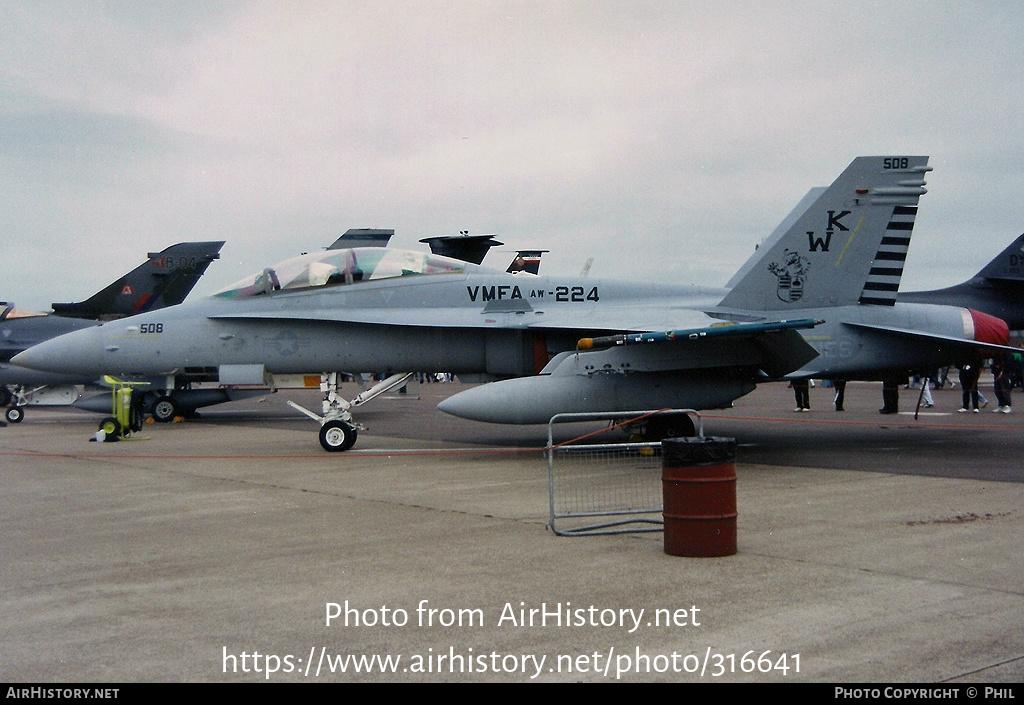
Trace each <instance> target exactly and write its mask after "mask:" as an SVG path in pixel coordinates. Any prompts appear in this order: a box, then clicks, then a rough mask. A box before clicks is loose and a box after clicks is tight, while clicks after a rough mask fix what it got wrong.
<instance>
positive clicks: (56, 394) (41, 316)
mask: <svg viewBox="0 0 1024 705" xmlns="http://www.w3.org/2000/svg"><path fill="white" fill-rule="evenodd" d="M223 246H224V242H223V241H221V242H183V243H179V244H177V245H171V246H170V247H168V248H166V249H164V250H162V251H160V252H155V253H150V254H149V255H148V259H147V260H146V262H144V263H143V264H141V265H139V266H138V267H136V268H135V269H133V270H132V271H130V272H128V273H127V274H125V275H124V276H123V277H120V278H119V279H117V280H116V281H114V282H112V283H110V284H108V285H107V286H105V287H104V288H103V289H101V290H99V291H98V292H96V293H95V294H93V295H92V296H91V297H89V298H88V299H86V300H85V301H82V302H77V303H55V304H52V307H53V310H52V311H51V312H49V313H38V312H35V311H26V310H23V309H18V308H15V307H14V306H13V305H9V304H0V406H7V405H8V404H10V403H11V402H12V400H13V401H14V405H13V406H11V407H10V408H9V409H8V410H7V412H6V416H7V419H8V420H9V421H13V422H17V421H21V419H22V418H23V417H24V409H23V408H22V407H23V406H24V405H25V404H27V403H29V402H32V401H37V402H40V401H46V400H49V401H53V400H57V401H59V402H66V403H70V402H71V401H74V399H75V397H76V396H77V394H76V393H75V391H74V390H73V389H71V387H74V386H75V385H82V384H87V383H91V382H92V381H93V380H95V379H98V378H96V377H92V376H87V377H84V378H83V377H82V376H81V375H74V374H72V375H62V374H55V373H43V372H39V371H35V370H29V369H25V368H23V367H19V366H16V365H11V364H9V363H10V360H11V358H12V357H13V356H14V355H16V354H18V353H20V352H21V351H23V350H25V349H27V348H29V347H31V346H33V345H37V344H39V343H41V342H43V341H44V340H49V339H51V338H55V337H57V336H58V335H63V334H65V333H69V332H71V331H75V330H80V329H82V328H88V327H92V326H95V325H96V324H97V323H98V322H99V320H100V319H103V320H111V319H115V318H123V317H125V316H131V315H134V314H137V313H143V312H146V311H153V310H158V309H162V308H166V307H167V306H174V305H177V304H180V303H181V302H182V301H184V300H185V297H186V296H187V295H188V293H189V292H190V291H192V289H193V287H195V285H196V283H197V282H198V281H199V278H200V277H201V276H203V274H204V273H205V272H206V269H207V267H209V266H210V263H212V262H213V261H214V260H215V259H217V258H218V257H220V255H219V252H220V248H221V247H223ZM106 408H107V411H108V412H109V410H110V406H109V402H108V403H107V405H106Z"/></svg>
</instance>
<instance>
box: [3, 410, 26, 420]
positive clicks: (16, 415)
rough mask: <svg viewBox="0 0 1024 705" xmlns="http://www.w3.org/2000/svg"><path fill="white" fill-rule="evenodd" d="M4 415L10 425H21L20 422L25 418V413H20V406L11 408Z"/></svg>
mask: <svg viewBox="0 0 1024 705" xmlns="http://www.w3.org/2000/svg"><path fill="white" fill-rule="evenodd" d="M5 415H6V416H7V420H8V421H10V422H11V423H21V420H22V419H23V418H25V412H24V411H22V409H21V407H20V406H12V407H11V408H9V409H8V410H7V413H6V414H5Z"/></svg>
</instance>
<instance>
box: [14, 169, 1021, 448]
mask: <svg viewBox="0 0 1024 705" xmlns="http://www.w3.org/2000/svg"><path fill="white" fill-rule="evenodd" d="M929 169H930V167H928V166H927V157H917V156H899V157H860V158H857V159H855V160H854V161H853V162H852V164H851V165H850V166H849V167H848V168H847V169H846V170H845V171H844V172H843V173H842V174H841V175H840V176H839V178H837V179H836V181H835V182H834V183H833V184H832V185H831V186H830V187H829V188H828V189H825V190H824V191H823V192H821V193H820V194H819V195H818V196H817V197H816V198H814V199H813V202H812V203H809V204H808V205H807V207H806V208H804V209H803V211H802V212H801V213H800V214H798V215H795V216H794V217H793V218H792V219H791V220H792V222H791V223H789V224H788V227H786V228H784V232H782V233H781V234H780V236H779V237H778V238H776V240H775V242H773V243H770V244H766V245H765V246H764V247H762V248H761V249H760V250H759V252H758V254H757V259H756V261H755V262H754V263H753V266H751V267H750V268H749V270H748V271H747V272H746V274H745V275H744V276H743V277H741V278H740V279H739V280H738V281H736V282H735V284H734V285H733V286H732V287H731V288H729V289H710V288H702V287H696V286H686V285H662V284H653V283H644V282H637V281H609V280H598V279H593V278H587V277H580V278H568V277H566V278H561V277H550V276H537V277H533V276H531V277H527V278H523V277H522V276H521V275H520V276H516V275H512V274H508V273H506V272H502V271H500V270H494V269H488V268H485V267H481V266H478V265H473V264H470V263H466V262H462V261H458V260H454V259H450V258H446V257H442V256H438V255H433V254H425V253H419V252H410V251H404V250H396V249H389V248H351V249H341V250H329V251H325V252H319V253H312V254H309V255H305V256H302V257H298V258H294V259H291V260H288V261H286V262H283V263H281V264H279V265H276V266H273V267H268V268H266V269H264V270H262V271H261V272H258V273H256V274H255V275H253V276H250V277H247V278H246V279H244V280H242V281H239V282H237V283H236V284H233V285H231V286H229V287H227V288H225V289H223V290H222V291H220V292H218V293H216V294H214V295H213V296H211V297H210V298H208V299H205V300H202V301H193V302H189V303H185V304H182V305H180V306H176V307H172V308H170V309H166V310H164V311H160V312H155V313H148V314H144V315H141V316H134V317H132V318H128V319H124V320H121V321H117V322H113V323H106V324H104V325H102V326H99V327H96V328H90V329H86V330H83V331H78V332H75V333H72V334H70V335H68V336H63V337H61V338H58V339H55V340H52V341H49V342H47V343H44V344H42V345H39V346H36V347H34V348H31V349H30V350H27V351H25V352H24V353H22V354H21V355H19V356H18V357H17V358H16V362H17V363H18V364H24V365H27V366H29V367H33V368H37V369H42V370H51V371H65V372H67V371H74V372H76V373H85V374H94V375H95V374H101V373H107V374H112V375H115V376H119V377H125V378H130V377H131V376H133V375H153V374H176V375H177V374H188V373H189V371H190V370H197V371H209V370H213V371H216V372H217V374H218V375H219V377H220V379H221V381H222V382H224V381H225V380H234V381H236V382H237V381H241V380H246V381H249V382H251V383H263V382H265V381H266V380H267V378H268V376H272V375H275V374H301V373H305V372H308V371H309V370H321V371H322V372H323V374H322V384H321V389H322V391H323V392H324V400H323V407H322V413H321V414H315V413H313V412H311V411H308V410H304V411H305V412H306V413H307V414H308V415H310V416H312V417H314V418H316V419H317V420H318V421H319V422H320V426H321V428H320V442H321V445H322V446H323V447H324V448H325V449H326V450H330V451H339V450H346V449H348V448H350V447H352V445H353V444H354V442H355V440H356V436H357V430H358V429H359V428H360V427H359V426H358V425H357V424H356V422H355V421H354V419H353V416H352V409H353V408H354V407H356V406H358V405H359V404H361V403H363V402H365V401H366V400H367V399H368V398H371V397H372V396H373V395H374V394H377V393H381V392H382V391H385V390H386V389H390V388H393V387H394V386H396V385H398V384H401V383H402V381H403V380H404V379H405V378H406V376H407V374H408V373H410V371H432V370H445V371H451V372H454V373H456V374H458V375H459V376H460V378H462V379H463V380H475V381H484V380H488V379H490V380H499V381H494V382H491V383H489V384H483V385H480V386H477V387H474V388H471V389H469V390H467V391H464V392H461V393H459V394H456V395H454V396H452V397H450V398H449V399H447V400H445V401H444V402H442V403H441V404H440V406H439V408H440V409H441V410H442V411H446V412H448V413H452V414H455V415H458V416H463V417H466V418H472V419H477V420H482V421H492V422H498V423H546V422H547V421H548V419H549V418H550V417H551V416H553V415H554V414H556V413H560V412H586V411H629V410H636V409H653V408H663V407H675V408H694V409H708V408H720V407H725V406H728V405H729V404H731V403H732V401H733V400H735V399H737V398H739V397H741V396H743V395H745V394H747V393H749V392H751V391H752V390H753V389H755V387H756V385H757V383H758V382H761V381H767V380H776V379H781V378H785V377H787V376H804V377H825V378H833V379H875V378H881V377H882V376H884V375H885V374H886V373H891V371H892V370H894V369H910V368H918V367H926V366H938V365H941V364H948V363H950V362H951V361H952V360H954V359H956V358H959V357H961V356H964V355H967V354H972V353H973V352H974V351H975V350H976V349H977V348H979V347H982V348H988V349H991V350H995V349H1002V348H1001V347H1000V346H1003V345H1005V343H1006V331H1007V329H1006V325H1005V323H1003V322H1002V321H1000V320H998V319H995V318H993V317H991V316H986V315H984V314H980V313H977V312H975V311H970V310H967V309H963V308H958V307H952V306H935V305H928V304H898V303H897V302H896V291H897V289H898V285H899V280H900V277H901V275H902V270H903V262H904V260H905V258H906V253H907V248H908V246H909V243H910V235H911V232H912V230H913V224H914V217H915V215H916V213H917V203H918V199H919V197H920V196H921V195H922V194H924V193H925V189H924V186H925V181H924V175H925V173H926V172H927V171H928V170H929ZM353 369H355V370H360V369H374V370H387V371H389V372H394V373H395V374H394V375H393V376H392V377H391V378H389V379H388V380H385V381H384V382H382V383H381V384H379V385H377V387H375V388H374V389H372V390H369V391H368V392H366V393H364V394H361V395H359V396H358V397H356V398H355V399H353V400H351V401H349V400H345V399H343V398H342V397H341V395H340V394H339V390H338V384H337V380H338V375H336V374H334V373H333V371H336V370H353ZM679 430H680V429H669V430H668V431H667V432H668V433H674V432H678V431H679ZM682 430H683V431H686V430H688V429H682Z"/></svg>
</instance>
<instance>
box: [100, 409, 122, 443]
mask: <svg viewBox="0 0 1024 705" xmlns="http://www.w3.org/2000/svg"><path fill="white" fill-rule="evenodd" d="M100 430H101V431H103V433H105V434H106V436H105V437H104V439H103V440H104V441H105V442H107V443H113V442H115V441H119V440H121V422H120V421H118V420H117V419H115V418H114V417H113V416H108V417H107V418H105V419H103V420H102V421H100Z"/></svg>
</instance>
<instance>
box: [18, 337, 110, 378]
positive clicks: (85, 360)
mask: <svg viewBox="0 0 1024 705" xmlns="http://www.w3.org/2000/svg"><path fill="white" fill-rule="evenodd" d="M98 344H99V341H98V340H97V339H96V336H95V335H94V334H93V331H92V330H91V329H90V330H81V331H77V332H75V333H68V334H67V335H62V336H58V337H57V338H53V339H52V340H47V341H45V342H42V343H39V344H38V345H34V346H32V347H31V348H28V349H27V350H24V351H22V352H20V353H18V354H17V355H15V356H14V357H12V358H11V362H12V363H13V364H15V365H20V366H21V367H27V368H29V369H32V370H41V371H44V372H66V373H80V372H82V373H90V374H91V373H94V372H95V368H96V362H97V360H96V356H97V350H96V348H97V345H98Z"/></svg>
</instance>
